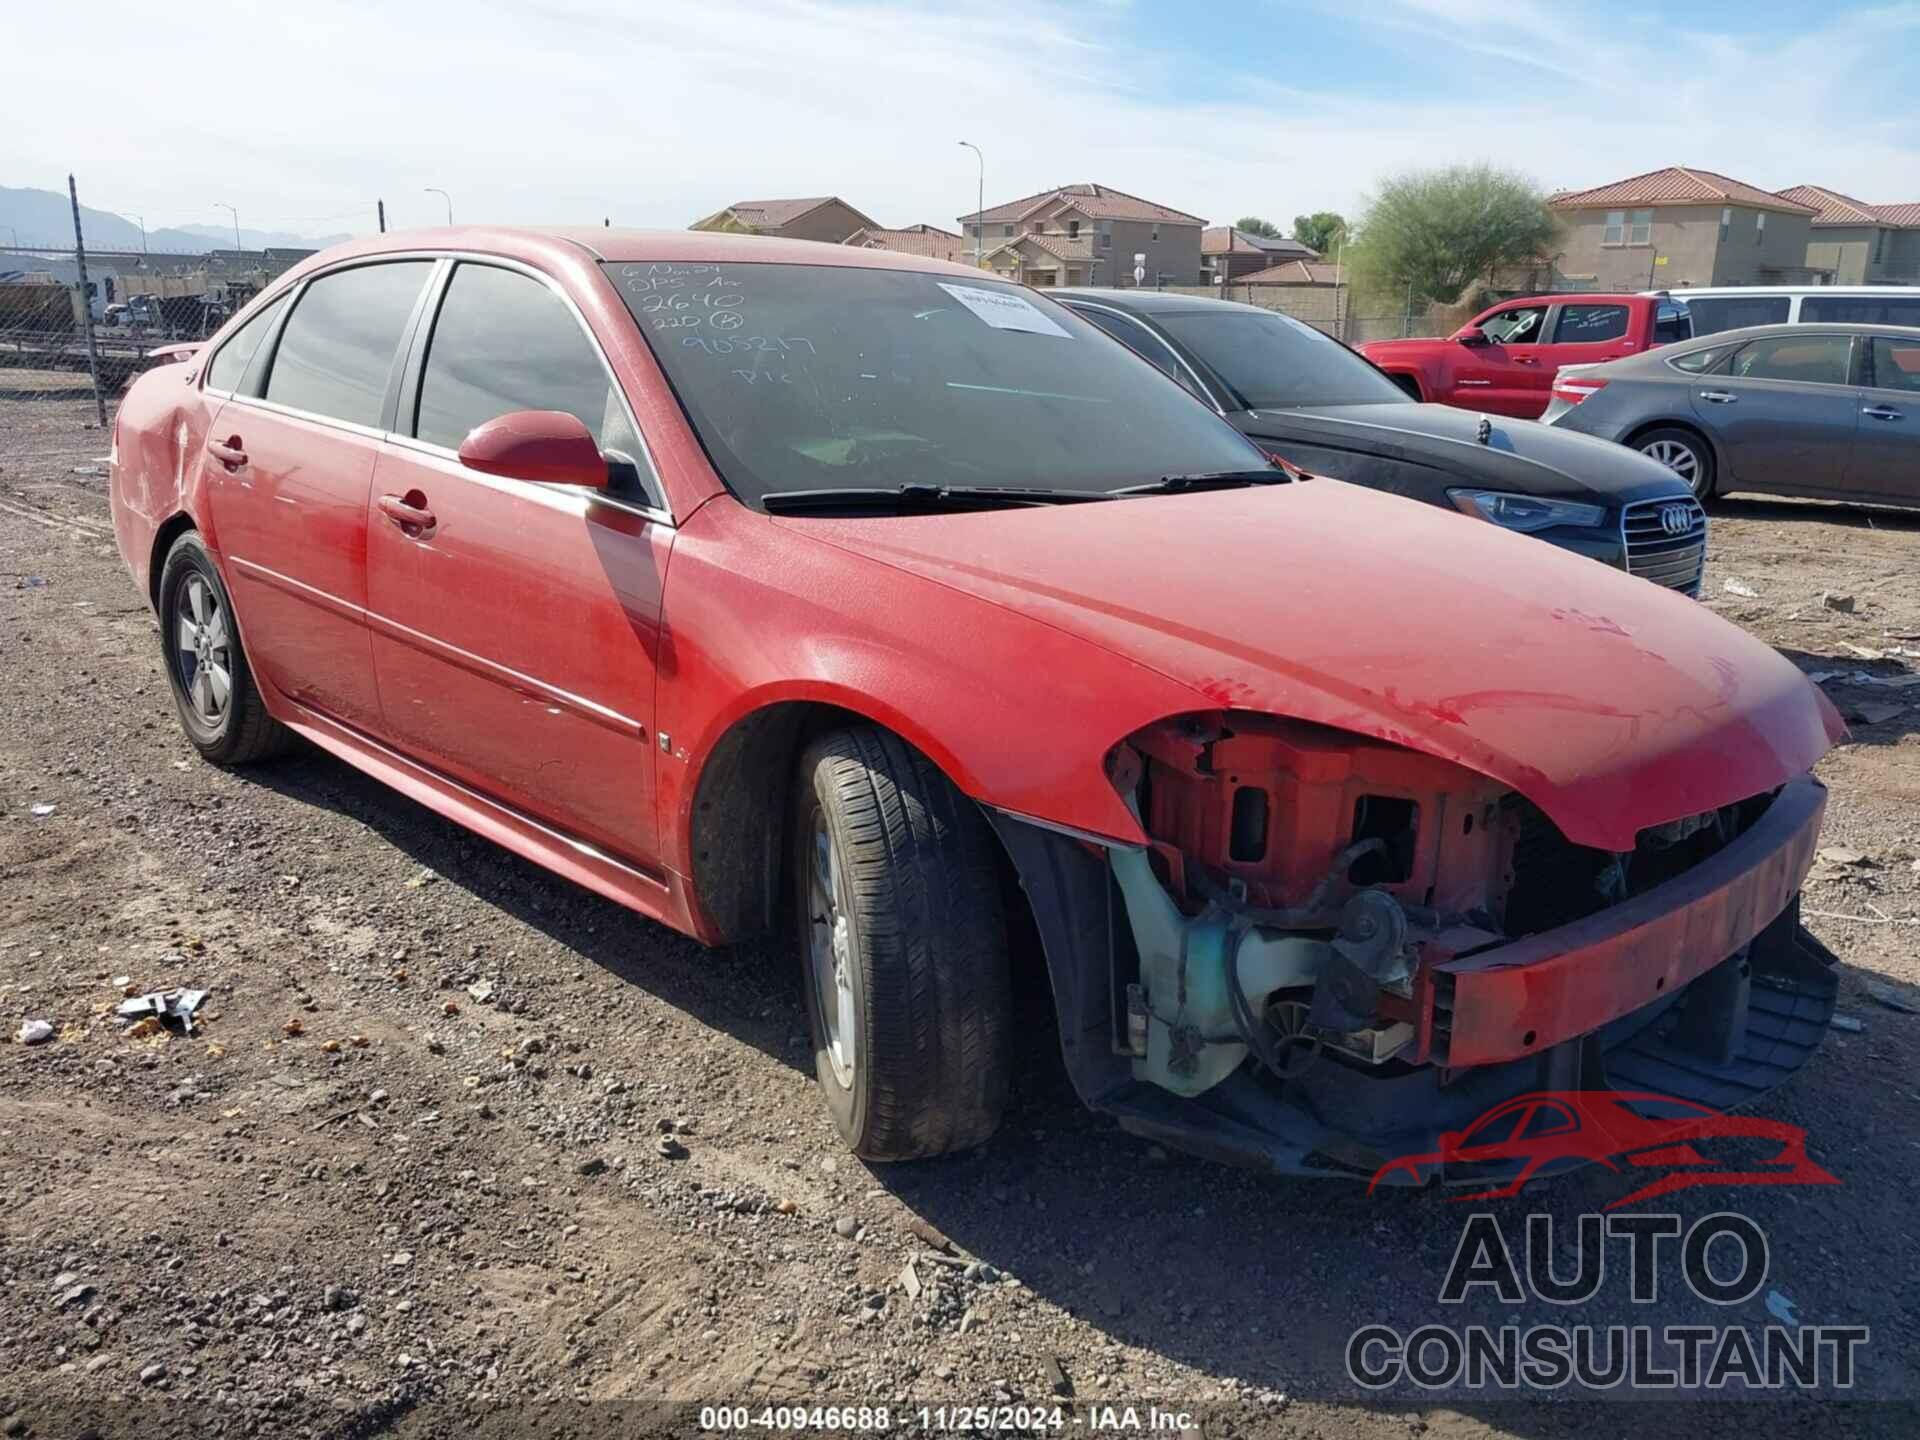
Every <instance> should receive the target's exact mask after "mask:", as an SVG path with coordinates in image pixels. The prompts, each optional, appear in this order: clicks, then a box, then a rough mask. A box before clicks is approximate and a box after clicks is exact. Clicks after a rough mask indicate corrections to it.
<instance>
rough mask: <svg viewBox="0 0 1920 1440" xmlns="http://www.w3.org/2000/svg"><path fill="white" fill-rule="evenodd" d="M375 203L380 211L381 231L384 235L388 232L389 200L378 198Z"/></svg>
mask: <svg viewBox="0 0 1920 1440" xmlns="http://www.w3.org/2000/svg"><path fill="white" fill-rule="evenodd" d="M373 203H374V206H375V207H376V208H377V209H378V210H379V212H380V233H381V234H382V235H384V234H386V233H387V202H386V201H384V200H376V201H374V202H373Z"/></svg>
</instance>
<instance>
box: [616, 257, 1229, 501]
mask: <svg viewBox="0 0 1920 1440" xmlns="http://www.w3.org/2000/svg"><path fill="white" fill-rule="evenodd" d="M605 268H606V271H607V274H608V277H609V278H610V279H611V280H612V281H613V282H614V284H615V285H616V286H618V287H619V290H620V294H621V296H622V298H623V299H624V300H625V301H626V303H627V307H628V308H629V309H630V310H631V311H632V312H633V317H634V319H635V320H636V321H637V322H638V323H639V325H640V328H641V330H642V331H643V332H644V333H645V334H646V337H647V341H648V343H649V344H650V345H651V346H652V347H653V353H654V355H655V356H656V357H657V358H658V359H659V361H660V366H661V368H662V369H663V370H665V371H666V374H667V379H668V380H669V381H670V382H672V385H673V388H674V392H675V394H676V395H678V397H679V399H680V403H681V404H682V405H683V406H684V407H685V408H686V412H687V415H688V418H689V419H690V420H691V421H692V423H693V428H694V430H695V431H696V432H697V433H698V435H699V437H700V440H701V443H702V444H703V445H705V447H706V450H707V454H708V455H709V456H710V457H711V458H712V460H713V463H714V466H715V468H716V469H717V470H718V471H719V472H720V476H721V478H722V479H723V480H725V481H726V483H727V485H728V487H729V488H730V489H731V490H732V491H733V493H734V494H735V495H737V496H739V497H740V498H741V499H742V500H745V501H747V502H748V503H749V504H758V503H759V502H760V500H761V498H762V497H763V496H765V495H767V494H768V493H770V492H774V491H795V490H798V491H813V490H825V489H860V490H867V489H871V488H874V487H892V486H900V485H915V486H924V485H933V486H956V487H959V486H966V487H975V486H1020V487H1029V488H1044V489H1046V490H1059V491H1070V492H1076V493H1094V492H1107V491H1111V490H1114V489H1117V488H1119V487H1121V486H1125V485H1129V484H1140V483H1144V482H1150V481H1154V480H1158V479H1160V478H1161V477H1163V476H1167V475H1175V474H1190V473H1194V472H1212V471H1234V470H1250V469H1258V468H1261V467H1264V466H1265V465H1266V463H1267V462H1266V457H1265V456H1264V455H1262V454H1261V453H1260V452H1259V451H1258V450H1256V449H1255V448H1254V447H1253V446H1252V445H1251V444H1250V443H1249V442H1248V441H1246V440H1245V439H1243V438H1242V437H1241V436H1240V434H1239V433H1238V432H1237V431H1235V430H1234V429H1233V428H1232V427H1231V426H1229V425H1227V424H1226V423H1225V422H1224V421H1222V420H1221V419H1220V418H1219V417H1218V416H1217V415H1215V414H1214V413H1213V412H1212V411H1211V410H1210V409H1208V408H1207V407H1205V406H1203V405H1201V404H1200V403H1199V402H1198V401H1196V400H1195V399H1194V398H1193V397H1192V396H1191V395H1189V394H1188V393H1187V392H1186V391H1184V390H1182V389H1181V388H1180V387H1179V386H1178V385H1175V384H1174V383H1173V382H1172V381H1170V380H1168V379H1167V378H1166V377H1165V376H1164V375H1162V374H1161V373H1160V372H1159V371H1157V370H1155V369H1154V368H1153V367H1152V366H1151V365H1148V364H1146V363H1145V362H1144V361H1142V360H1141V359H1139V357H1137V356H1135V355H1134V354H1133V353H1132V352H1131V351H1129V350H1128V349H1127V348H1126V347H1125V346H1123V345H1121V344H1119V343H1118V342H1117V341H1115V340H1112V339H1109V338H1108V337H1107V336H1105V335H1103V334H1101V333H1100V331H1098V330H1096V329H1095V328H1094V327H1093V326H1091V325H1089V324H1088V323H1087V322H1086V321H1085V320H1082V319H1081V318H1080V317H1079V316H1077V315H1072V314H1069V313H1068V312H1067V311H1066V310H1064V309H1062V308H1061V307H1060V306H1058V305H1055V304H1054V303H1053V302H1051V301H1049V300H1044V299H1042V298H1040V297H1039V296H1037V295H1034V294H1032V293H1031V292H1030V291H1027V290H1023V289H1020V288H1019V287H1017V286H1013V285H1007V284H1002V283H996V282H994V281H992V280H989V279H987V278H985V277H984V276H983V277H982V278H981V279H980V280H979V281H978V282H977V283H976V282H974V281H973V280H971V279H970V278H962V277H950V276H947V275H935V274H925V273H921V272H916V271H901V270H878V269H865V268H855V267H851V266H835V265H768V264H759V263H744V264H743V263H734V262H731V261H729V262H726V263H724V264H718V265H691V264H666V263H641V264H633V263H624V264H623V263H609V264H608V265H606V267H605Z"/></svg>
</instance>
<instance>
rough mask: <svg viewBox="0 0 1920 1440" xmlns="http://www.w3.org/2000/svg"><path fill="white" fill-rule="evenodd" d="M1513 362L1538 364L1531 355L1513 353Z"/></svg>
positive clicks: (1517, 363)
mask: <svg viewBox="0 0 1920 1440" xmlns="http://www.w3.org/2000/svg"><path fill="white" fill-rule="evenodd" d="M1513 363H1514V364H1516V365H1538V364H1539V363H1540V362H1539V361H1538V360H1537V359H1535V358H1534V357H1533V356H1531V355H1515V356H1514V357H1513Z"/></svg>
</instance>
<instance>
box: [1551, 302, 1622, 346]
mask: <svg viewBox="0 0 1920 1440" xmlns="http://www.w3.org/2000/svg"><path fill="white" fill-rule="evenodd" d="M1626 333H1627V307H1626V306H1624V305H1562V306H1561V307H1560V321H1559V323H1558V324H1556V325H1555V326H1554V327H1553V343H1554V344H1556V345H1598V344H1600V343H1601V342H1603V341H1606V340H1618V339H1619V338H1620V337H1621V336H1622V335H1625V334H1626Z"/></svg>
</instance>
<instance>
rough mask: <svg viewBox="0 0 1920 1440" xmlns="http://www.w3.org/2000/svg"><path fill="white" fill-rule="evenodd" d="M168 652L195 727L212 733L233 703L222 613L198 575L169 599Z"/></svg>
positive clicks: (228, 645) (229, 637)
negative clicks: (171, 640)
mask: <svg viewBox="0 0 1920 1440" xmlns="http://www.w3.org/2000/svg"><path fill="white" fill-rule="evenodd" d="M173 608H174V650H175V652H176V664H177V665H178V668H179V676H180V689H181V692H182V693H183V694H184V695H185V696H186V697H187V703H188V704H189V705H191V706H192V707H193V713H194V715H195V716H196V717H197V718H198V719H199V720H200V721H201V723H203V724H205V725H208V726H210V727H215V728H217V727H218V726H219V725H220V723H221V721H223V720H224V719H226V715H227V706H228V704H229V703H230V702H231V700H232V698H233V650H232V646H233V635H232V630H231V627H230V626H229V624H228V621H227V611H226V607H225V606H224V605H222V604H221V603H220V596H219V595H218V593H216V592H215V590H214V588H213V586H212V585H210V584H209V583H208V582H207V577H206V576H204V575H198V574H193V575H189V576H187V578H186V581H185V583H184V584H182V585H181V586H180V589H179V591H178V592H177V594H176V595H175V597H174V602H173Z"/></svg>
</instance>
